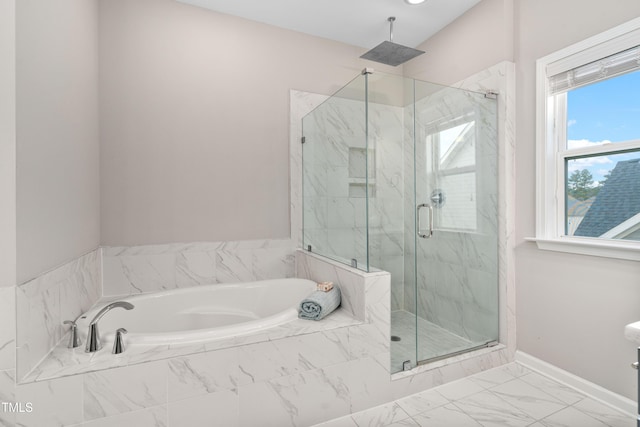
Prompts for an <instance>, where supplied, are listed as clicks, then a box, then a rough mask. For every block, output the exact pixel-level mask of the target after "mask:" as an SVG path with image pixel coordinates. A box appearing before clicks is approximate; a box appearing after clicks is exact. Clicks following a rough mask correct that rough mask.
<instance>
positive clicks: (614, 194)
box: [574, 159, 640, 237]
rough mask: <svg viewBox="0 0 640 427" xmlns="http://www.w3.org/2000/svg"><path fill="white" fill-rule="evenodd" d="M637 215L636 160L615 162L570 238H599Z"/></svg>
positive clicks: (639, 172)
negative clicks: (572, 236)
mask: <svg viewBox="0 0 640 427" xmlns="http://www.w3.org/2000/svg"><path fill="white" fill-rule="evenodd" d="M638 213H640V159H633V160H626V161H621V162H618V164H617V165H616V167H615V168H613V170H612V171H611V175H610V176H609V178H608V179H607V180H606V181H605V183H604V186H603V187H602V188H601V189H600V192H599V193H598V195H597V196H596V199H595V201H594V202H593V204H592V205H591V208H590V209H589V210H588V211H587V214H586V215H585V216H584V219H583V220H582V222H581V223H580V225H579V226H578V228H577V229H576V231H575V233H574V236H585V237H599V236H602V235H603V234H605V233H607V232H608V231H609V230H611V229H613V228H615V227H616V226H618V225H619V224H621V223H623V222H625V221H626V220H628V219H629V218H631V217H633V216H635V215H637V214H638Z"/></svg>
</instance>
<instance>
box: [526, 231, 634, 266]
mask: <svg viewBox="0 0 640 427" xmlns="http://www.w3.org/2000/svg"><path fill="white" fill-rule="evenodd" d="M525 240H527V241H529V242H536V244H537V245H538V249H542V250H545V251H554V252H565V253H572V254H579V255H590V256H597V257H603V258H616V259H624V260H630V261H640V242H636V241H633V242H632V241H611V240H607V241H602V240H597V239H589V238H576V237H559V238H557V239H545V238H537V237H527V238H525Z"/></svg>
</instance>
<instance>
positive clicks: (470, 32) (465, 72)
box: [404, 0, 514, 84]
mask: <svg viewBox="0 0 640 427" xmlns="http://www.w3.org/2000/svg"><path fill="white" fill-rule="evenodd" d="M513 48H514V38H513V0H482V1H481V2H480V3H478V4H477V5H476V6H474V7H473V8H472V9H470V10H469V11H468V12H467V13H465V14H464V15H462V16H461V17H460V18H458V19H457V20H455V21H453V22H452V23H451V24H449V25H448V26H446V27H445V28H444V29H442V30H441V31H439V32H438V33H437V34H435V35H434V36H432V37H431V38H429V39H428V40H426V41H425V42H424V43H422V44H420V46H419V47H418V49H421V50H424V51H425V52H426V54H425V55H422V56H419V57H418V58H416V59H415V60H413V61H410V62H408V63H406V64H405V65H404V71H405V75H406V76H410V77H413V78H416V79H418V80H425V81H428V82H433V83H440V84H453V83H456V82H459V81H460V80H463V79H466V78H467V77H469V76H471V75H473V74H475V73H477V72H479V71H481V70H484V69H487V68H489V67H491V66H493V65H495V64H498V63H499V62H502V61H513Z"/></svg>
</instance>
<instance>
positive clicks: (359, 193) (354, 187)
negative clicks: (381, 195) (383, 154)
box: [348, 147, 376, 198]
mask: <svg viewBox="0 0 640 427" xmlns="http://www.w3.org/2000/svg"><path fill="white" fill-rule="evenodd" d="M367 158H368V163H369V165H371V166H373V165H375V150H373V149H366V148H360V147H349V178H348V185H349V197H356V198H359V197H367V194H369V196H370V197H375V193H376V180H375V176H376V175H375V167H369V177H368V178H367Z"/></svg>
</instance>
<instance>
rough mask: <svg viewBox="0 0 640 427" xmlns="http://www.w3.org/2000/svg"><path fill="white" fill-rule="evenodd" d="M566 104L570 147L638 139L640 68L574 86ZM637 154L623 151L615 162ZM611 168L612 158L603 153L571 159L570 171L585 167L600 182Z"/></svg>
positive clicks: (613, 165)
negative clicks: (579, 86) (622, 154)
mask: <svg viewBox="0 0 640 427" xmlns="http://www.w3.org/2000/svg"><path fill="white" fill-rule="evenodd" d="M567 107H568V108H567V120H568V122H567V137H568V139H569V141H570V142H569V147H571V146H586V145H591V144H592V143H601V142H602V141H611V142H622V141H630V140H635V139H640V71H636V72H633V73H629V74H625V75H622V76H618V77H616V78H612V79H608V80H604V81H602V82H599V83H596V84H592V85H589V86H585V87H582V88H578V89H574V90H572V91H570V92H569V93H568V96H567ZM637 157H640V154H635V153H634V154H625V155H624V156H616V158H615V161H619V160H626V159H631V158H637ZM613 167H615V162H614V159H612V158H610V157H604V156H602V157H599V158H587V159H580V160H579V161H575V162H572V165H571V167H570V170H569V172H572V171H573V170H575V169H588V170H589V171H590V172H591V174H592V175H593V177H594V180H595V181H599V180H601V179H602V177H603V175H604V174H606V173H607V172H608V171H609V170H611V169H613Z"/></svg>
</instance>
